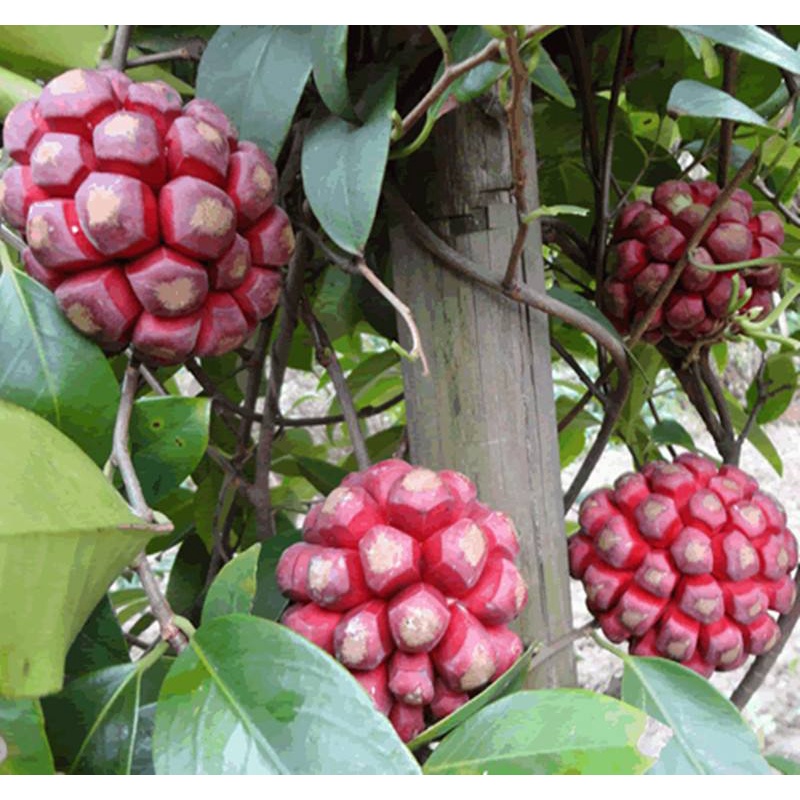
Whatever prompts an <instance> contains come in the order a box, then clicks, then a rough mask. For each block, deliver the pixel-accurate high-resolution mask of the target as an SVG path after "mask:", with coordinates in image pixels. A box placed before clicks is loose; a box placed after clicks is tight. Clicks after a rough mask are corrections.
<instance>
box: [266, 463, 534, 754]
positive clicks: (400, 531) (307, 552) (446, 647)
mask: <svg viewBox="0 0 800 800" xmlns="http://www.w3.org/2000/svg"><path fill="white" fill-rule="evenodd" d="M303 539H304V541H303V542H300V543H298V544H294V545H292V546H291V547H289V548H287V550H286V551H285V552H284V553H283V555H282V557H281V559H280V562H279V563H278V568H277V579H278V585H279V586H280V588H281V590H282V591H283V593H284V594H285V595H287V596H288V597H289V598H290V599H291V600H292V601H293V605H291V606H290V607H289V608H288V609H287V611H286V613H285V614H284V616H283V620H282V621H283V623H284V624H285V625H287V626H288V627H290V628H291V629H292V630H294V631H296V632H297V633H299V634H301V635H302V636H304V637H306V638H307V639H309V640H310V641H312V642H313V643H314V644H316V645H318V646H319V647H321V648H322V649H324V650H326V651H327V652H328V653H330V654H331V655H333V656H334V657H335V658H336V659H338V660H339V661H340V662H341V663H342V664H344V666H345V667H347V668H348V669H349V670H351V671H352V673H353V675H354V676H355V678H356V680H358V681H359V683H361V685H362V686H363V687H364V688H365V689H366V690H367V692H368V693H369V694H370V696H371V697H372V700H373V703H374V704H375V707H376V708H377V709H378V710H379V711H381V712H382V713H384V714H386V715H387V716H388V717H389V719H390V721H391V722H392V724H393V725H394V727H395V730H396V731H397V732H398V734H399V735H400V737H401V738H402V739H403V740H404V741H409V740H410V739H412V738H413V737H414V736H416V735H417V734H418V733H420V732H421V731H422V730H423V729H424V728H425V726H426V712H427V716H428V719H429V720H430V719H439V718H441V717H444V716H447V715H448V714H450V713H452V712H453V711H455V710H456V709H457V708H458V707H459V706H461V705H463V704H464V703H465V702H466V701H467V700H468V699H469V697H470V693H472V692H474V691H475V690H477V689H480V688H481V687H483V686H485V685H486V684H488V683H489V682H490V681H493V680H495V679H496V678H498V677H499V676H500V675H502V674H503V673H504V672H505V671H506V670H507V669H508V668H509V667H510V666H511V665H512V664H513V663H514V661H515V660H516V659H517V658H518V657H519V656H520V655H521V654H522V650H523V646H522V641H521V640H520V638H519V637H518V636H517V635H516V634H515V633H514V632H513V631H511V630H509V628H508V627H507V625H508V623H509V622H511V620H513V619H514V618H515V617H516V616H517V615H518V614H519V613H520V612H521V611H522V609H523V607H524V606H525V603H526V602H527V598H528V594H527V588H526V586H525V582H524V581H523V579H522V577H521V575H520V574H519V572H518V571H517V568H516V567H515V566H514V559H515V557H516V556H517V554H518V553H519V543H518V541H517V534H516V531H515V529H514V525H513V523H512V522H511V520H510V519H509V518H508V517H507V516H505V514H502V513H500V512H498V511H492V510H491V509H489V508H487V507H486V506H485V505H483V504H482V503H479V502H478V501H477V498H476V490H475V486H474V484H473V483H472V481H470V480H469V479H468V478H467V477H465V476H464V475H462V474H460V473H458V472H453V471H451V470H442V471H441V472H434V471H432V470H429V469H423V468H420V467H412V466H410V465H409V464H407V463H406V462H405V461H400V460H397V459H392V460H389V461H382V462H381V463H379V464H376V465H374V466H372V467H370V468H369V469H366V470H364V471H363V472H356V473H352V474H350V475H348V476H347V478H345V480H344V481H342V484H341V485H340V486H339V487H338V488H337V489H334V490H333V492H331V493H330V494H329V495H328V497H327V498H326V499H325V500H324V502H321V503H319V504H317V505H316V506H314V507H313V508H312V509H311V511H310V513H309V514H308V517H307V518H306V521H305V524H304V527H303Z"/></svg>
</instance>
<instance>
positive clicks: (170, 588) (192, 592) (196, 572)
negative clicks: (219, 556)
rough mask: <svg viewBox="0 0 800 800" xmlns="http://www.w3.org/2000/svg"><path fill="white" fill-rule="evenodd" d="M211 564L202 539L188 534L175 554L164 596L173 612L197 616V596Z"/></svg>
mask: <svg viewBox="0 0 800 800" xmlns="http://www.w3.org/2000/svg"><path fill="white" fill-rule="evenodd" d="M210 565H211V557H210V556H209V553H208V550H207V549H206V546H205V544H204V543H203V540H202V539H201V538H200V537H199V536H197V535H196V534H192V535H191V536H187V537H186V538H185V539H184V540H183V542H181V547H180V550H178V554H177V555H176V556H175V561H174V563H173V565H172V569H171V570H170V573H169V583H168V584H167V600H169V602H170V605H171V606H172V608H173V609H174V610H175V613H176V614H180V615H181V616H184V617H189V618H191V619H197V617H198V616H199V615H198V614H197V613H196V612H197V611H199V608H200V604H199V602H198V598H199V597H200V596H201V595H202V593H203V589H204V588H205V585H206V576H207V575H208V568H209V566H210Z"/></svg>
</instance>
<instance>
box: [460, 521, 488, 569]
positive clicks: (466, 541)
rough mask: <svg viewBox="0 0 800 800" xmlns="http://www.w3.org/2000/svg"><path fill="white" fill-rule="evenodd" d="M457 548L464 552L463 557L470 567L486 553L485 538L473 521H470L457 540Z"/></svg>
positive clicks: (476, 563) (475, 564) (477, 562)
mask: <svg viewBox="0 0 800 800" xmlns="http://www.w3.org/2000/svg"><path fill="white" fill-rule="evenodd" d="M459 549H460V550H461V552H462V553H463V554H464V559H465V560H466V562H467V564H469V565H470V566H471V567H475V566H477V565H478V564H479V563H480V560H481V559H482V558H483V556H484V553H486V538H485V537H484V535H483V532H482V531H481V529H480V528H479V527H478V526H477V525H476V524H475V523H474V522H473V523H470V525H469V527H468V528H467V530H466V532H465V533H464V535H463V536H462V537H461V541H460V542H459Z"/></svg>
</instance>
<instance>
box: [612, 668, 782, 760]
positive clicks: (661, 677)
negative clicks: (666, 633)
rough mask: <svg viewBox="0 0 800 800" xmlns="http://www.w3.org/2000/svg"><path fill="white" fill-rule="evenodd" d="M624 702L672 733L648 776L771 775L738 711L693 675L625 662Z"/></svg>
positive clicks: (753, 737) (676, 670)
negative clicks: (661, 723)
mask: <svg viewBox="0 0 800 800" xmlns="http://www.w3.org/2000/svg"><path fill="white" fill-rule="evenodd" d="M622 699H623V700H625V701H626V702H628V703H630V704H631V705H634V706H636V707H637V708H641V709H642V710H643V711H646V712H647V713H648V714H649V715H650V716H651V717H654V718H655V719H657V720H659V721H661V722H663V723H664V724H665V725H669V727H670V728H671V729H672V733H673V736H672V738H671V739H670V741H669V742H668V743H667V745H666V747H665V748H664V749H663V750H662V752H661V757H660V758H659V760H658V763H657V764H656V765H655V766H654V767H653V768H652V769H651V770H650V772H651V773H652V774H659V775H722V774H727V775H742V774H745V775H764V774H767V773H769V765H768V764H767V762H766V761H765V760H764V757H763V756H762V755H761V753H760V752H759V747H758V740H757V739H756V735H755V734H754V733H753V731H752V730H750V728H749V727H748V726H747V724H746V723H745V722H744V720H743V719H742V716H741V714H740V713H739V711H738V709H737V708H736V707H735V706H734V705H733V704H732V703H731V702H730V700H728V699H726V698H725V697H723V696H722V695H721V694H720V693H719V692H718V691H717V690H716V689H715V688H714V687H713V686H712V685H711V684H710V683H709V682H708V681H707V680H706V679H705V678H702V677H700V676H699V675H698V674H697V673H695V672H693V671H692V670H690V669H687V668H686V667H683V666H681V665H680V664H677V663H676V662H674V661H667V660H666V659H663V658H632V657H626V658H625V672H624V673H623V676H622Z"/></svg>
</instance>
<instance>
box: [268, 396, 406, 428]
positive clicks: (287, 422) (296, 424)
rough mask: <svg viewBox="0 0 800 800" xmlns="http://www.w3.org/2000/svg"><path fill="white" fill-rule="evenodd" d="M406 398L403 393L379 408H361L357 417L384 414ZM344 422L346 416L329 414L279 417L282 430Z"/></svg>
mask: <svg viewBox="0 0 800 800" xmlns="http://www.w3.org/2000/svg"><path fill="white" fill-rule="evenodd" d="M404 398H405V395H404V394H403V393H402V392H401V393H400V394H398V395H395V396H394V397H390V398H389V399H388V400H386V402H384V403H380V404H379V405H377V406H373V405H368V406H364V407H363V408H359V409H358V410H357V411H356V415H357V416H358V418H359V419H366V418H367V417H374V416H376V415H378V414H383V412H384V411H388V410H389V409H390V408H392V406H396V405H397V404H398V403H402V402H403V400H404ZM344 421H345V420H344V414H328V415H327V416H321V417H278V424H279V425H280V426H281V427H282V428H312V427H314V426H316V425H335V424H337V423H339V422H344Z"/></svg>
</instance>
